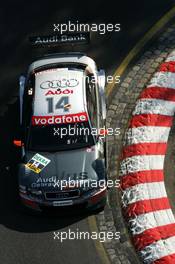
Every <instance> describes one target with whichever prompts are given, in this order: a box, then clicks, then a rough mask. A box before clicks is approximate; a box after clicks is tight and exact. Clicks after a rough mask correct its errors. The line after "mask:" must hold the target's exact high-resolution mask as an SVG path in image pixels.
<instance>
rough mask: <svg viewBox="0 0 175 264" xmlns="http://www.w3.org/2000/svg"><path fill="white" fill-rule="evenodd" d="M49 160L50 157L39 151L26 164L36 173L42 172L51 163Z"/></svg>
mask: <svg viewBox="0 0 175 264" xmlns="http://www.w3.org/2000/svg"><path fill="white" fill-rule="evenodd" d="M49 162H50V160H49V159H47V158H45V157H44V156H42V155H40V154H38V153H37V154H35V155H34V156H33V157H32V158H31V159H30V160H29V161H28V162H27V164H26V165H25V166H26V167H27V168H28V169H30V170H32V171H34V172H35V173H40V172H41V171H42V170H43V169H44V168H45V167H46V166H47V165H48V164H49Z"/></svg>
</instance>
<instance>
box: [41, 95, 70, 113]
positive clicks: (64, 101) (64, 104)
mask: <svg viewBox="0 0 175 264" xmlns="http://www.w3.org/2000/svg"><path fill="white" fill-rule="evenodd" d="M46 101H47V102H48V113H49V114H50V113H54V109H55V110H56V109H63V111H64V112H69V106H70V104H69V97H68V96H62V97H61V98H60V99H59V100H58V102H57V103H56V104H55V105H54V97H50V98H46Z"/></svg>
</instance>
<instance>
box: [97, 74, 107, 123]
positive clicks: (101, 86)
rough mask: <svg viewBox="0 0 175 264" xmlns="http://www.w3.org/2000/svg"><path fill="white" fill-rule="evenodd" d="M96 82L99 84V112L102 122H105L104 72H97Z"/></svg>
mask: <svg viewBox="0 0 175 264" xmlns="http://www.w3.org/2000/svg"><path fill="white" fill-rule="evenodd" d="M98 82H99V93H100V97H101V98H100V100H101V107H102V109H101V111H102V117H103V120H104V121H105V120H106V94H105V84H106V76H105V71H104V70H99V72H98Z"/></svg>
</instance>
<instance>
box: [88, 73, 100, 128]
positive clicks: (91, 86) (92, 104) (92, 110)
mask: <svg viewBox="0 0 175 264" xmlns="http://www.w3.org/2000/svg"><path fill="white" fill-rule="evenodd" d="M86 100H87V109H88V114H89V117H90V121H91V124H92V127H95V128H97V126H98V122H97V120H98V119H97V95H96V83H95V79H94V75H93V74H88V75H87V76H86Z"/></svg>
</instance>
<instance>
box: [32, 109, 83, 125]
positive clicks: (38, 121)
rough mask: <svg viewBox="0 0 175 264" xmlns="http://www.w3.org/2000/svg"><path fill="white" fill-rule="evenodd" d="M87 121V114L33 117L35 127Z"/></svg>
mask: <svg viewBox="0 0 175 264" xmlns="http://www.w3.org/2000/svg"><path fill="white" fill-rule="evenodd" d="M85 121H88V117H87V113H85V112H83V113H78V114H71V115H62V116H32V125H33V126H43V125H54V124H71V123H77V122H85Z"/></svg>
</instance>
